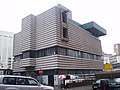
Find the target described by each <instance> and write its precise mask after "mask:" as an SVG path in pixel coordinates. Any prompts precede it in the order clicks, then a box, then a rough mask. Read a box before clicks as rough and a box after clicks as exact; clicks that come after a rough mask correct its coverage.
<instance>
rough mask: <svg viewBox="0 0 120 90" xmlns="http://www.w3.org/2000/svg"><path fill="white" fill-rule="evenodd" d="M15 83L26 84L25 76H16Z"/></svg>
mask: <svg viewBox="0 0 120 90" xmlns="http://www.w3.org/2000/svg"><path fill="white" fill-rule="evenodd" d="M16 84H17V85H28V82H27V79H26V78H18V79H17V80H16Z"/></svg>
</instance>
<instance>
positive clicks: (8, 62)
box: [0, 31, 14, 70]
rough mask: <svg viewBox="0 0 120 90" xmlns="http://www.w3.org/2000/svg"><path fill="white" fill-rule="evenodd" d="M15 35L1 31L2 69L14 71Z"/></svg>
mask: <svg viewBox="0 0 120 90" xmlns="http://www.w3.org/2000/svg"><path fill="white" fill-rule="evenodd" d="M13 36H14V33H12V32H6V31H0V69H1V70H2V69H12V62H13Z"/></svg>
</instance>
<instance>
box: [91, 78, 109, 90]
mask: <svg viewBox="0 0 120 90" xmlns="http://www.w3.org/2000/svg"><path fill="white" fill-rule="evenodd" d="M109 82H110V79H98V80H96V81H95V82H94V83H93V85H92V88H93V90H97V89H101V90H104V89H103V88H108V84H109ZM105 90H107V89H105Z"/></svg>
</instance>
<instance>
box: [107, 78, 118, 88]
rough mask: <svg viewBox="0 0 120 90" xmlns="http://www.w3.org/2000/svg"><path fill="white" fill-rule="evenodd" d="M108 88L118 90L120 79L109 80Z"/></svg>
mask: <svg viewBox="0 0 120 90" xmlns="http://www.w3.org/2000/svg"><path fill="white" fill-rule="evenodd" d="M109 88H110V90H111V89H112V90H113V89H119V90H120V78H114V79H113V80H111V82H110V83H109Z"/></svg>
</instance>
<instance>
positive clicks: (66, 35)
mask: <svg viewBox="0 0 120 90" xmlns="http://www.w3.org/2000/svg"><path fill="white" fill-rule="evenodd" d="M63 38H68V29H67V28H65V27H63Z"/></svg>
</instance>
